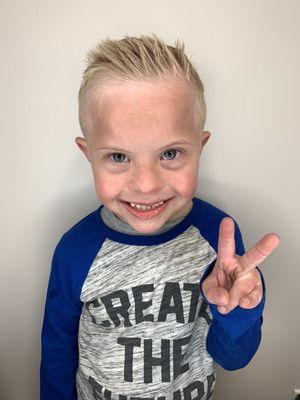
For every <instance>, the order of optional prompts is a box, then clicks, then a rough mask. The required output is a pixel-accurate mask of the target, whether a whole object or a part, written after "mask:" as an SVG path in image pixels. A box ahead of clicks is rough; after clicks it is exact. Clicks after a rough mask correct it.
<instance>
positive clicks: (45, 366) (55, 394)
mask: <svg viewBox="0 0 300 400" xmlns="http://www.w3.org/2000/svg"><path fill="white" fill-rule="evenodd" d="M67 255H68V251H66V250H65V249H64V246H63V245H62V244H61V242H60V243H59V244H58V245H57V247H56V249H55V251H54V255H53V259H52V265H51V273H50V278H49V284H48V291H47V297H46V305H45V314H44V321H43V328H42V349H41V351H42V357H41V366H40V385H41V387H40V393H41V395H40V399H41V400H76V399H77V394H76V371H77V366H78V345H77V338H78V326H79V318H80V314H81V309H82V304H81V302H80V299H76V298H75V295H74V293H75V288H74V278H73V277H72V269H71V266H70V265H69V264H70V262H68V261H69V259H68V256H67Z"/></svg>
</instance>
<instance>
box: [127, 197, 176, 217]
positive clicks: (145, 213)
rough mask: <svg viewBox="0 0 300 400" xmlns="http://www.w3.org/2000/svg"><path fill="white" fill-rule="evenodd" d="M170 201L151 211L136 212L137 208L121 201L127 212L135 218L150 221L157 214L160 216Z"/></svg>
mask: <svg viewBox="0 0 300 400" xmlns="http://www.w3.org/2000/svg"><path fill="white" fill-rule="evenodd" d="M171 200H172V199H168V200H166V201H165V202H164V203H163V204H162V205H161V206H158V207H155V208H153V209H152V210H138V209H137V208H133V207H131V206H130V205H129V204H128V203H126V202H125V201H122V203H123V204H124V207H125V208H126V210H127V211H129V212H130V214H132V215H133V216H135V217H138V218H142V219H150V218H153V217H156V216H157V215H158V214H161V213H162V212H163V211H164V210H165V209H166V208H167V207H168V205H169V203H170V201H171Z"/></svg>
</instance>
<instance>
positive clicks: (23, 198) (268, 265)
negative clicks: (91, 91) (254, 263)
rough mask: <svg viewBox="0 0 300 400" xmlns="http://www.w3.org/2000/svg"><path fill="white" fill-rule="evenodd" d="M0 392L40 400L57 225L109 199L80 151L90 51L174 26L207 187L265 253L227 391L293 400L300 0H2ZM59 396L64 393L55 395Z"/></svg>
mask: <svg viewBox="0 0 300 400" xmlns="http://www.w3.org/2000/svg"><path fill="white" fill-rule="evenodd" d="M0 5H1V13H0V18H1V20H0V33H1V36H0V38H1V39H0V40H1V64H0V73H1V75H0V76H1V92H0V95H1V101H0V110H1V173H2V176H1V182H2V184H1V189H2V190H1V225H0V229H1V276H0V278H1V279H0V285H1V287H0V296H1V301H0V307H1V309H0V312H1V315H0V318H1V325H0V330H1V332H0V346H1V348H0V351H1V352H0V398H1V400H18V399H22V400H37V399H38V398H39V395H38V393H39V378H38V374H39V360H40V330H41V324H42V318H43V309H44V299H45V292H46V287H47V283H48V277H49V266H50V262H51V258H52V254H53V250H54V247H55V245H56V243H57V242H58V240H59V238H60V236H61V235H62V234H63V233H64V232H65V231H66V230H67V229H69V228H70V227H71V226H72V225H73V224H75V223H76V222H77V221H78V220H79V219H81V218H83V217H84V216H85V215H87V214H88V213H90V212H91V211H93V210H94V209H96V208H97V207H98V206H99V202H98V199H97V197H96V194H95V193H94V188H93V181H92V173H91V170H90V166H89V164H88V162H87V161H86V160H85V159H84V157H83V155H82V154H81V153H80V152H79V150H78V149H77V147H76V145H75V143H74V138H75V136H78V135H80V128H79V123H78V118H77V93H78V89H79V86H80V81H81V74H82V71H83V69H84V66H85V64H84V59H85V55H86V52H87V51H88V50H89V49H90V48H92V47H94V46H95V44H96V43H97V41H98V40H99V39H101V38H104V37H107V36H108V37H111V38H115V39H117V38H121V37H122V36H124V35H125V34H134V35H140V34H151V33H152V32H154V33H156V34H157V35H159V36H161V37H162V38H163V39H164V40H166V41H167V42H168V43H169V44H174V43H175V40H176V39H177V38H180V39H182V40H183V41H184V42H185V43H186V52H187V54H188V56H189V57H190V60H191V61H192V62H193V63H194V64H195V65H196V67H197V69H198V72H199V74H200V76H201V78H202V80H203V82H204V84H205V89H206V100H207V105H208V117H207V124H206V129H208V130H210V131H211V132H212V137H211V139H210V141H209V142H208V144H207V147H206V148H205V150H204V152H203V154H202V159H201V163H200V175H199V188H198V192H197V195H198V196H200V197H202V198H203V199H205V200H207V201H210V202H211V203H213V204H215V205H216V206H217V207H220V208H222V209H223V210H224V211H227V212H228V213H229V214H231V215H232V216H233V217H234V218H235V219H236V220H237V222H238V223H239V226H240V228H241V230H242V232H243V237H244V242H245V247H246V248H249V247H250V246H252V245H253V244H254V243H255V242H256V241H257V240H259V239H260V237H261V236H263V235H264V234H265V233H267V232H276V233H277V234H279V235H280V237H281V244H280V246H279V247H278V248H277V249H276V250H275V252H274V253H273V254H272V255H271V256H270V257H269V258H268V259H267V260H266V261H265V262H264V263H263V265H262V266H261V268H262V271H263V273H264V276H265V280H266V282H267V304H266V308H265V313H264V324H263V338H262V342H261V346H260V348H259V351H258V352H257V354H256V356H255V358H254V359H253V360H252V361H251V363H250V364H249V365H248V366H247V367H246V368H244V369H242V370H239V371H236V372H226V371H224V370H221V369H220V370H219V376H218V380H217V386H216V396H215V399H216V400H221V399H222V400H232V399H233V400H235V399H241V398H243V399H244V400H250V399H253V398H255V399H258V400H284V399H290V398H291V393H292V390H293V388H294V387H300V345H299V336H300V335H299V334H300V322H299V311H298V310H299V297H298V296H299V282H300V268H299V266H300V262H299V261H300V260H299V226H300V225H299V223H300V217H299V196H300V191H299V181H300V174H299V156H300V153H299V146H300V139H299V131H300V130H299V129H300V124H299V113H300V111H299V108H300V79H299V75H300V74H299V71H300V56H299V49H300V23H299V21H300V2H299V1H297V0H274V1H271V0H228V1H226V0H206V1H200V0H189V1H178V0H152V1H145V0H144V1H141V0H139V1H138V0H132V1H129V0H128V1H121V0H120V1H115V0H110V2H108V1H99V0H98V1H95V0H89V1H83V0H52V1H45V0H27V1H24V2H21V1H16V0H1V3H0ZM58 400H59V399H58Z"/></svg>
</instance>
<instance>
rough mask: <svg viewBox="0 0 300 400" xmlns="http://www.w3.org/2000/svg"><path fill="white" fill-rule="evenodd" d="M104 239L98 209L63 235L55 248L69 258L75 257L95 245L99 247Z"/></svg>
mask: <svg viewBox="0 0 300 400" xmlns="http://www.w3.org/2000/svg"><path fill="white" fill-rule="evenodd" d="M104 239H105V235H104V234H103V232H102V231H101V227H100V207H99V208H97V209H96V210H94V211H92V212H91V213H89V214H88V215H86V216H85V217H83V218H82V219H80V220H79V221H78V222H76V223H75V224H74V225H73V226H71V227H70V228H69V229H68V230H67V231H66V232H65V233H63V234H62V236H61V238H60V240H59V242H58V244H57V246H56V248H57V250H59V249H62V250H63V252H64V253H67V254H68V255H69V256H70V257H71V258H74V257H77V256H78V254H80V253H82V252H83V251H84V252H86V251H89V250H92V249H93V248H94V247H95V244H96V245H97V246H99V243H101V242H102V241H103V240H104Z"/></svg>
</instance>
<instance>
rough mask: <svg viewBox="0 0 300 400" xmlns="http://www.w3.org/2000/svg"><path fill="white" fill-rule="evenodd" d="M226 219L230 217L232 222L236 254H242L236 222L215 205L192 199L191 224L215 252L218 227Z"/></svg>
mask: <svg viewBox="0 0 300 400" xmlns="http://www.w3.org/2000/svg"><path fill="white" fill-rule="evenodd" d="M226 217H230V218H231V219H232V220H233V221H234V226H235V232H234V236H235V243H236V251H237V254H243V253H244V251H245V249H244V245H243V239H242V234H241V232H240V228H239V226H238V224H237V222H236V220H235V219H234V218H233V217H232V216H231V215H229V214H228V213H226V212H225V211H223V210H221V209H220V208H218V207H216V206H215V205H213V204H211V203H209V202H207V201H204V200H202V199H199V198H194V207H193V215H192V224H193V225H194V226H196V227H197V228H198V229H199V232H200V234H201V235H202V236H203V237H204V238H205V239H206V240H207V241H208V242H209V243H210V244H211V246H212V247H213V248H214V249H215V250H216V251H217V248H218V238H219V227H220V224H221V221H222V219H223V218H226Z"/></svg>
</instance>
